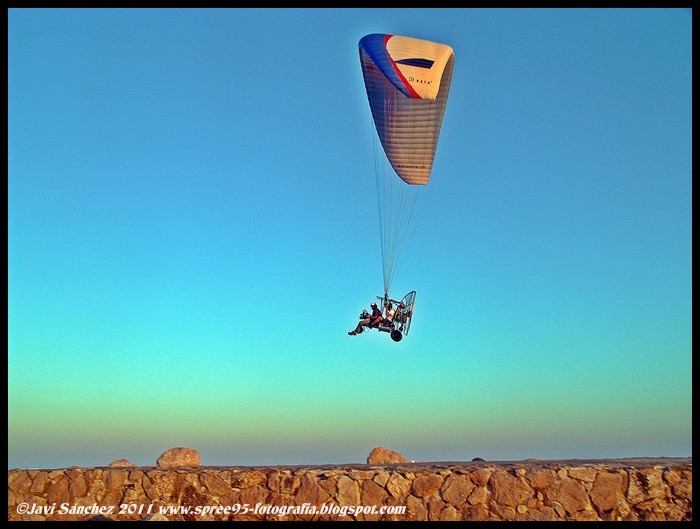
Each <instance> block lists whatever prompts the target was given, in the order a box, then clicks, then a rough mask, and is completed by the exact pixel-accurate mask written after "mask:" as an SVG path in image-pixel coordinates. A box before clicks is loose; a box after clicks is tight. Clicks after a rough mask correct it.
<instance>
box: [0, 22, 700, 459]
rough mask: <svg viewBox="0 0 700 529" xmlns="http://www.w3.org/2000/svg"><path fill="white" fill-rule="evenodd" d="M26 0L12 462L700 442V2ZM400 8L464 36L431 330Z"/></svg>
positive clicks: (432, 209) (16, 93) (355, 455)
mask: <svg viewBox="0 0 700 529" xmlns="http://www.w3.org/2000/svg"><path fill="white" fill-rule="evenodd" d="M8 19H9V20H8V31H9V37H8V47H9V50H8V75H9V80H8V92H9V95H8V113H9V118H8V135H9V139H8V157H9V160H8V195H9V196H8V224H9V227H8V291H9V292H8V427H9V438H8V441H9V450H8V468H25V467H28V468H61V467H67V466H72V465H77V466H87V467H89V466H103V465H107V464H109V463H110V462H112V461H114V460H116V459H120V458H127V459H129V460H130V461H131V462H133V463H134V464H137V465H143V466H149V465H154V464H155V461H156V459H157V458H158V457H159V456H160V454H161V453H163V452H164V451H165V450H167V449H169V448H171V447H175V446H187V447H191V448H195V449H197V450H198V451H199V452H200V454H201V461H202V464H203V465H285V464H294V465H296V464H342V463H364V462H365V461H366V458H367V455H368V454H369V452H370V451H371V450H372V449H373V448H374V447H377V446H383V447H385V448H389V449H392V450H396V451H399V452H401V453H402V454H404V455H405V456H406V457H407V458H409V459H414V460H417V461H457V460H458V461H464V460H471V459H472V458H474V457H482V458H484V459H487V460H522V459H527V458H539V459H567V458H619V457H660V456H672V457H686V456H691V455H692V426H691V414H692V404H691V397H692V376H691V369H692V331H691V324H692V310H691V304H692V279H691V268H692V243H691V238H692V228H691V225H692V196H691V195H692V156H691V138H692V136H691V127H692V96H691V88H692V53H691V46H692V13H691V11H690V10H686V9H642V10H637V9H634V10H633V9H600V10H598V9H591V10H580V9H544V10H539V9H538V10H534V9H477V10H472V9H415V10H414V9H225V10H215V9H202V10H197V9H188V10H161V9H153V10H151V9H148V10H146V9H128V10H121V9H118V10H113V9H97V10H94V9H78V10H72V9H66V10H62V9H9V11H8ZM368 33H395V34H399V35H407V36H412V37H417V38H424V39H428V40H434V41H437V42H443V43H446V44H449V45H450V46H452V47H453V49H454V52H455V67H454V77H453V80H452V87H451V90H450V97H449V100H448V103H447V109H446V112H445V119H444V122H443V127H442V132H441V136H440V143H439V145H438V150H437V155H436V167H435V170H434V173H433V178H432V179H431V182H430V184H429V188H430V202H429V206H428V207H427V208H426V212H425V214H424V216H423V218H422V220H421V223H420V225H419V227H418V229H417V231H416V233H415V235H414V237H413V238H412V240H411V241H410V251H409V252H407V254H406V257H405V258H404V261H403V264H402V266H401V268H400V270H399V271H398V272H397V275H396V278H395V280H394V283H393V287H392V292H391V294H392V296H393V297H401V296H403V294H405V293H407V292H408V291H410V290H415V291H416V292H417V297H416V308H415V318H414V320H413V323H412V327H411V330H410V334H409V335H408V336H407V337H405V338H404V339H403V340H402V341H401V342H399V343H395V342H393V341H392V340H391V339H390V337H389V335H388V334H386V333H379V332H376V331H372V332H369V333H363V334H362V335H359V336H352V337H351V336H348V335H347V331H349V330H350V329H352V328H353V326H354V325H355V324H356V322H357V317H358V314H359V313H360V311H361V310H362V309H364V308H367V306H368V305H369V303H370V302H371V301H373V300H374V299H375V297H376V296H377V295H380V294H382V291H383V280H382V266H381V252H380V245H379V235H378V232H377V231H376V228H375V226H376V223H377V196H376V192H375V183H374V178H375V173H374V171H375V168H374V154H373V153H374V147H373V142H374V134H375V133H374V128H373V125H372V122H371V117H370V111H369V105H368V102H367V96H366V93H365V90H364V83H363V80H362V73H361V69H360V63H359V55H358V48H357V46H358V41H359V40H360V38H361V37H362V36H364V35H366V34H368Z"/></svg>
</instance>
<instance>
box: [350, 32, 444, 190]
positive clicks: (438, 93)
mask: <svg viewBox="0 0 700 529" xmlns="http://www.w3.org/2000/svg"><path fill="white" fill-rule="evenodd" d="M359 48H360V63H361V65H362V73H363V76H364V81H365V88H366V90H367V97H368V99H369V105H370V108H371V110H372V117H373V118H374V123H375V125H376V128H377V134H378V135H379V139H380V141H381V143H382V146H383V148H384V151H385V153H386V156H387V158H388V159H389V162H390V163H391V165H392V167H393V168H394V170H395V171H396V174H397V175H398V176H399V177H400V178H401V179H402V180H403V181H404V182H406V183H407V184H427V183H428V180H429V179H430V173H431V171H432V167H433V159H434V157H435V150H436V148H437V142H438V137H439V135H440V127H441V125H442V118H443V116H444V113H445V105H446V103H447V95H448V93H449V90H450V83H451V81H452V68H453V64H454V52H453V50H452V48H451V47H450V46H448V45H446V44H438V43H436V42H431V41H428V40H422V39H416V38H412V37H403V36H399V35H387V34H377V33H374V34H371V35H366V36H364V37H362V39H360V43H359Z"/></svg>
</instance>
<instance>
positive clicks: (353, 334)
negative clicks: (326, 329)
mask: <svg viewBox="0 0 700 529" xmlns="http://www.w3.org/2000/svg"><path fill="white" fill-rule="evenodd" d="M348 334H349V335H350V336H355V335H356V334H357V332H356V331H349V332H348Z"/></svg>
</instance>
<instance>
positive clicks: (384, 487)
mask: <svg viewBox="0 0 700 529" xmlns="http://www.w3.org/2000/svg"><path fill="white" fill-rule="evenodd" d="M692 478H693V464H692V458H681V459H675V458H661V459H645V458H642V459H621V460H598V461H584V460H569V461H537V460H526V461H519V462H489V461H472V462H447V463H399V464H367V465H337V466H333V465H331V466H297V467H202V466H191V467H177V468H163V467H118V466H113V467H97V468H79V467H72V468H67V469H58V470H23V469H14V470H8V473H7V517H8V520H62V521H63V520H105V519H110V520H142V519H146V520H231V521H233V520H687V521H689V520H692V517H693V487H692ZM373 510H374V511H375V512H372V511H373ZM187 511H189V512H187Z"/></svg>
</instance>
